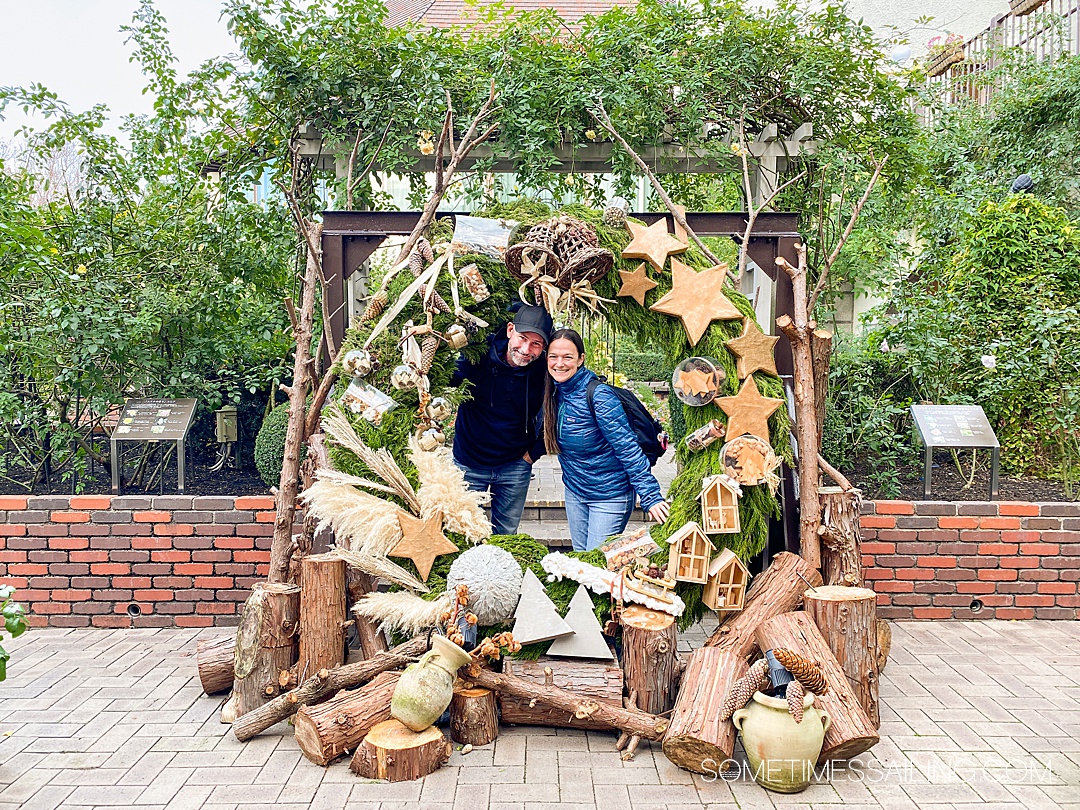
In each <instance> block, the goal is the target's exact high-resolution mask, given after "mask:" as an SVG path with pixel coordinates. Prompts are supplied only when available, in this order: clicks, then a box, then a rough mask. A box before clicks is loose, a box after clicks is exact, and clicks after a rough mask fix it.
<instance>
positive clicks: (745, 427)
mask: <svg viewBox="0 0 1080 810" xmlns="http://www.w3.org/2000/svg"><path fill="white" fill-rule="evenodd" d="M716 404H717V405H718V406H720V410H722V411H723V412H724V413H726V414H727V417H728V423H727V435H728V437H729V438H731V439H737V438H738V437H739V436H742V435H743V434H744V433H749V434H751V435H753V436H757V437H759V438H761V439H764V440H765V441H769V417H770V416H772V414H773V411H775V410H776V409H777V408H779V407H780V406H781V405H783V404H784V400H782V399H773V398H772V397H763V396H762V395H761V393H760V392H759V391H758V387H757V382H756V381H755V380H754V375H753V374H751V375H750V376H749V377H747V378H746V381H745V382H743V384H742V388H740V389H739V393H738V395H737V396H733V397H720V399H718V400H716Z"/></svg>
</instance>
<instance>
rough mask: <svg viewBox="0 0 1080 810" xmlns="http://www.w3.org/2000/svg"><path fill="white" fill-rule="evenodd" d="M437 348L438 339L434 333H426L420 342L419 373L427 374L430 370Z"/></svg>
mask: <svg viewBox="0 0 1080 810" xmlns="http://www.w3.org/2000/svg"><path fill="white" fill-rule="evenodd" d="M438 348H439V339H438V338H437V337H435V336H434V335H428V336H427V337H425V338H424V340H423V342H421V344H420V373H421V374H427V373H428V372H429V371H431V364H432V362H434V360H435V352H436V350H437V349H438Z"/></svg>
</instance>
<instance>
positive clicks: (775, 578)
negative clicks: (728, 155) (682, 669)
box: [705, 551, 821, 661]
mask: <svg viewBox="0 0 1080 810" xmlns="http://www.w3.org/2000/svg"><path fill="white" fill-rule="evenodd" d="M820 584H821V574H819V573H818V572H817V571H816V570H815V569H813V568H811V567H810V565H809V564H808V563H807V562H806V560H804V559H803V558H802V557H799V556H797V555H795V554H791V553H789V552H787V551H782V552H780V553H779V554H777V555H776V556H775V557H773V561H772V564H771V565H770V566H769V567H768V568H767V569H765V570H764V571H762V572H761V573H760V574H758V575H757V576H756V577H755V578H754V582H753V584H752V585H751V586H750V590H749V591H747V592H746V600H745V602H744V603H743V609H742V611H740V612H739V613H736V614H734V615H733V616H732V617H731V618H729V619H728V620H727V621H725V622H724V623H723V624H722V625H720V627H718V628H717V630H716V632H714V633H713V634H712V636H710V637H709V640H708V641H706V642H705V645H706V646H708V647H719V648H720V649H721V650H728V651H731V652H733V653H735V654H736V655H737V656H739V657H740V658H742V659H744V660H746V661H749V659H750V657H751V656H752V655H753V654H754V652H755V651H756V650H757V640H756V637H755V635H754V631H755V630H757V627H758V625H760V624H761V623H762V622H764V621H765V620H766V619H771V618H772V617H773V616H778V615H780V614H781V613H787V612H788V611H790V610H795V609H796V608H797V607H798V606H799V604H800V603H801V602H802V595H803V591H805V590H806V588H807V586H808V585H809V586H810V587H815V588H816V587H817V586H818V585H820Z"/></svg>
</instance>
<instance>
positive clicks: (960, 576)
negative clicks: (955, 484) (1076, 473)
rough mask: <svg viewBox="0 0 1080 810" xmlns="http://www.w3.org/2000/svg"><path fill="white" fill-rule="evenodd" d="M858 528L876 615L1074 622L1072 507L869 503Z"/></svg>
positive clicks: (1078, 575) (1077, 547)
mask: <svg viewBox="0 0 1080 810" xmlns="http://www.w3.org/2000/svg"><path fill="white" fill-rule="evenodd" d="M861 525H862V537H863V545H862V551H863V572H864V574H865V577H866V581H867V585H868V586H869V587H872V588H873V589H874V590H875V591H877V594H878V615H879V616H882V617H884V618H889V619H995V618H996V619H1078V618H1080V595H1078V592H1077V583H1078V582H1080V503H1023V502H1008V501H1000V502H996V503H990V502H972V503H951V502H938V501H915V502H911V501H871V502H867V503H865V504H864V505H863V517H862V521H861Z"/></svg>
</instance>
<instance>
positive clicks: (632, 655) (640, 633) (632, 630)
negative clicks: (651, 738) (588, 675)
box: [620, 605, 682, 714]
mask: <svg viewBox="0 0 1080 810" xmlns="http://www.w3.org/2000/svg"><path fill="white" fill-rule="evenodd" d="M620 622H621V623H622V628H623V635H622V638H623V660H622V665H623V675H624V677H625V680H626V691H627V692H628V693H629V694H636V695H637V707H638V708H639V709H641V710H642V711H645V712H649V713H650V714H663V713H664V712H666V711H668V710H669V709H671V708H672V707H673V706H674V705H675V696H676V694H677V693H678V691H679V675H680V674H681V673H682V666H681V663H680V660H679V655H678V652H677V649H676V648H677V646H678V640H677V638H676V627H675V617H674V616H672V615H671V614H669V613H664V612H662V611H659V610H650V609H649V608H647V607H642V606H641V605H628V606H627V607H626V608H625V609H624V610H623V612H622V616H621V618H620Z"/></svg>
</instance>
